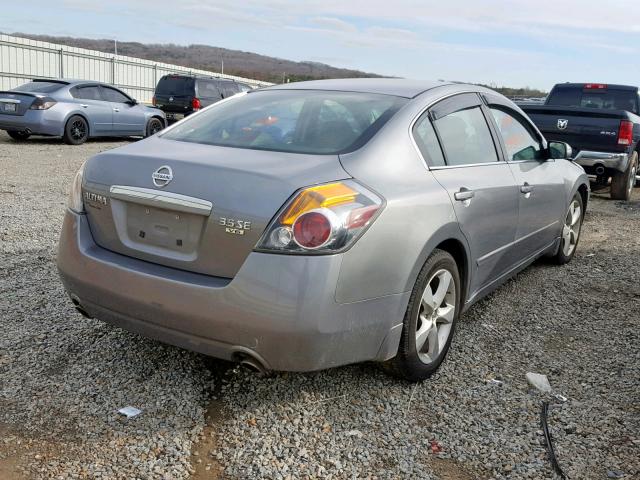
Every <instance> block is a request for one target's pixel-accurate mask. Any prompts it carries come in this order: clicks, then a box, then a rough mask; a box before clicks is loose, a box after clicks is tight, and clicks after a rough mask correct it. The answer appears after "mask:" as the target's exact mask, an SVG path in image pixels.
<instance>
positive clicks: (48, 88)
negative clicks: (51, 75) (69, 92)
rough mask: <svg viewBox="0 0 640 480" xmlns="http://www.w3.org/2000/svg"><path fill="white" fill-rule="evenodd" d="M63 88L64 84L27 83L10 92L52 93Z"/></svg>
mask: <svg viewBox="0 0 640 480" xmlns="http://www.w3.org/2000/svg"><path fill="white" fill-rule="evenodd" d="M64 86H66V84H64V83H58V82H28V83H25V84H24V85H20V86H19V87H16V88H13V89H11V90H12V91H14V92H33V93H53V92H55V91H57V90H60V89H61V88H62V87H64Z"/></svg>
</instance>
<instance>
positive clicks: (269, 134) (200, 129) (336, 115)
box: [163, 90, 407, 154]
mask: <svg viewBox="0 0 640 480" xmlns="http://www.w3.org/2000/svg"><path fill="white" fill-rule="evenodd" d="M406 102H407V100H406V99H404V98H400V97H395V96H391V95H376V94H367V93H347V92H329V91H296V90H265V91H256V92H252V93H248V94H246V95H243V96H241V97H238V98H234V99H233V100H231V101H228V102H221V103H219V104H216V105H214V106H212V107H209V108H208V109H206V110H204V111H203V112H201V113H199V114H198V115H196V116H193V117H189V118H187V119H185V120H184V121H183V122H182V123H181V124H180V125H178V126H176V127H175V128H174V129H172V130H170V131H168V132H167V133H165V134H164V135H163V137H164V138H167V139H170V140H179V141H183V142H193V143H202V144H208V145H219V146H227V147H236V148H248V149H255V150H273V151H279V152H291V153H308V154H337V153H346V152H349V151H353V150H355V149H357V148H359V147H361V146H362V145H364V144H365V143H366V142H367V141H368V140H369V139H370V138H371V137H372V136H373V135H374V134H375V133H376V132H377V131H378V130H379V129H380V128H381V127H382V126H383V125H384V124H385V123H386V122H387V121H388V120H389V118H391V117H392V116H393V114H394V113H395V112H397V111H398V109H400V108H401V107H402V106H403V105H404V104H405V103H406Z"/></svg>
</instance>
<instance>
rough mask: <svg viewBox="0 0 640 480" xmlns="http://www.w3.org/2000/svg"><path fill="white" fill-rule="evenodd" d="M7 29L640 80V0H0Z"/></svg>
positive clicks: (432, 72)
mask: <svg viewBox="0 0 640 480" xmlns="http://www.w3.org/2000/svg"><path fill="white" fill-rule="evenodd" d="M0 11H1V12H2V14H1V15H0V31H2V32H4V33H12V32H27V33H33V34H46V35H65V36H75V37H88V38H116V39H118V40H119V41H138V42H143V43H175V44H179V45H188V44H194V43H197V44H205V45H212V46H217V47H225V48H231V49H236V50H244V51H250V52H255V53H260V54H264V55H269V56H275V57H280V58H286V59H289V60H295V61H303V60H306V61H316V62H323V63H328V64H330V65H333V66H337V67H343V68H353V69H358V70H363V71H367V72H373V73H378V74H381V75H389V76H399V77H406V78H414V79H444V80H458V81H464V82H473V83H486V84H491V85H496V86H511V87H524V86H529V87H533V88H540V89H544V90H548V89H550V88H551V87H552V86H553V85H554V84H555V83H558V82H567V81H575V82H601V83H622V84H631V85H638V84H640V55H638V54H639V53H640V8H638V0H607V1H598V2H596V1H594V0H529V1H527V0H511V1H507V0H453V1H452V0H449V1H447V0H437V1H433V0H384V1H381V0H368V1H348V0H263V1H258V0H219V1H216V0H101V1H94V0H55V1H52V0H29V1H28V2H24V3H22V2H16V1H14V0H0Z"/></svg>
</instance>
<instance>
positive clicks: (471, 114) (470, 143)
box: [435, 107, 498, 165]
mask: <svg viewBox="0 0 640 480" xmlns="http://www.w3.org/2000/svg"><path fill="white" fill-rule="evenodd" d="M435 127H436V129H437V131H438V134H439V136H440V140H441V141H442V148H443V149H444V152H445V155H446V158H447V165H469V164H474V163H489V162H497V161H498V154H497V153H496V149H495V145H494V144H493V138H492V137H491V133H490V131H489V126H488V125H487V122H486V120H485V118H484V115H483V113H482V110H481V109H480V107H473V108H467V109H465V110H459V111H457V112H453V113H450V114H449V115H447V116H445V117H442V118H439V119H438V120H436V121H435Z"/></svg>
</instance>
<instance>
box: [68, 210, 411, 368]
mask: <svg viewBox="0 0 640 480" xmlns="http://www.w3.org/2000/svg"><path fill="white" fill-rule="evenodd" d="M341 262H342V257H341V256H340V255H333V256H316V257H302V256H287V255H270V254H263V253H251V254H250V255H249V257H247V260H246V261H245V263H244V265H243V266H242V268H241V269H240V271H239V272H238V274H237V275H236V276H235V278H233V279H231V280H229V279H223V278H218V277H210V276H206V275H200V274H193V273H188V272H184V271H180V270H176V269H171V268H167V267H163V266H159V265H155V264H152V263H148V262H143V261H140V260H136V259H133V258H129V257H126V256H123V255H119V254H116V253H113V252H110V251H108V250H105V249H103V248H101V247H99V246H97V245H96V244H95V243H94V241H93V238H92V236H91V232H90V230H89V225H88V222H87V219H86V217H85V216H84V215H77V214H75V213H73V212H71V211H68V212H67V214H66V217H65V220H64V225H63V230H62V234H61V238H60V245H59V252H58V269H59V272H60V276H61V278H62V281H63V283H64V285H65V288H66V289H67V291H68V292H69V294H70V295H71V296H72V298H74V299H75V300H76V301H77V302H79V303H80V305H81V306H82V308H83V309H84V310H85V311H86V312H87V313H88V314H89V315H90V316H92V317H96V318H99V319H102V320H104V321H107V322H109V323H113V324H115V325H118V326H121V327H123V328H125V329H127V330H131V331H134V332H137V333H140V334H142V335H145V336H148V337H151V338H155V339H157V340H160V341H163V342H166V343H170V344H173V345H177V346H180V347H183V348H187V349H190V350H194V351H198V352H201V353H204V354H207V355H211V356H214V357H218V358H222V359H227V360H239V359H240V357H241V356H242V355H250V356H253V357H254V358H256V359H258V361H260V362H261V363H262V364H263V365H264V366H265V368H267V369H273V370H286V371H311V370H319V369H323V368H329V367H334V366H338V365H344V364H349V363H355V362H361V361H366V360H386V359H388V358H390V357H391V356H393V355H395V349H397V343H398V340H399V335H400V329H399V328H398V327H397V324H399V323H401V322H402V317H403V315H404V310H405V309H406V305H407V301H408V296H409V293H403V294H395V295H388V296H384V297H380V298H375V299H371V300H366V301H361V302H356V303H347V304H339V303H337V302H336V301H335V290H336V284H337V279H338V275H339V272H340V265H341ZM394 325H396V328H393V326H394Z"/></svg>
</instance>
